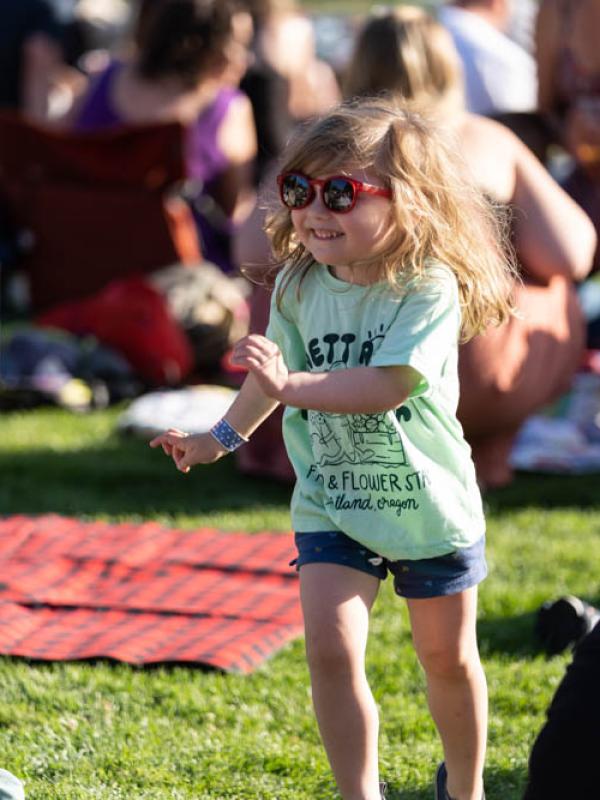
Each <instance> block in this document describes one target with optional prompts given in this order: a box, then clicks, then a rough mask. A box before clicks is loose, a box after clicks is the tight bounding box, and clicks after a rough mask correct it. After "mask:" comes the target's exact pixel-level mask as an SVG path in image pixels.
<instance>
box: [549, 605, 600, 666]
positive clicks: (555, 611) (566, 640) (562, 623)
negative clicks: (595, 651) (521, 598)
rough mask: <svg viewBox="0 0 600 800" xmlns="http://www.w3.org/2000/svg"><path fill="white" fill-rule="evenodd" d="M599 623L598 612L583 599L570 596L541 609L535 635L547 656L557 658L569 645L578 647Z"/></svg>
mask: <svg viewBox="0 0 600 800" xmlns="http://www.w3.org/2000/svg"><path fill="white" fill-rule="evenodd" d="M599 620H600V611H598V609H596V608H594V606H591V605H590V604H589V603H585V602H584V601H583V600H580V599H579V597H574V596H573V595H566V596H565V597H561V598H559V599H558V600H555V601H554V602H550V601H548V602H546V603H544V604H543V605H542V606H541V608H540V609H539V611H538V613H537V619H536V622H535V633H536V636H537V638H538V640H539V641H540V643H541V645H542V647H543V648H544V650H545V651H546V653H548V655H556V654H557V653H562V651H563V650H566V648H567V647H568V646H569V645H575V644H577V642H578V641H579V640H580V639H582V638H583V637H584V636H585V635H586V634H587V633H589V632H590V631H591V630H592V628H593V627H594V625H595V624H596V623H597V622H598V621H599Z"/></svg>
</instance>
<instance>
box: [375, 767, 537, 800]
mask: <svg viewBox="0 0 600 800" xmlns="http://www.w3.org/2000/svg"><path fill="white" fill-rule="evenodd" d="M526 777H527V772H526V768H525V767H524V766H523V767H521V768H516V769H498V768H488V769H486V771H485V796H486V800H521V798H522V796H523V791H524V788H525V780H526ZM433 779H434V775H433V772H432V775H431V783H429V784H427V785H426V786H406V785H403V786H400V785H399V784H397V783H395V782H394V781H391V782H390V783H389V785H388V790H387V795H386V800H431V798H432V796H433Z"/></svg>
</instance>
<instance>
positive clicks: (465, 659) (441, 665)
mask: <svg viewBox="0 0 600 800" xmlns="http://www.w3.org/2000/svg"><path fill="white" fill-rule="evenodd" d="M418 657H419V661H420V662H421V666H422V667H423V669H424V670H425V673H426V674H427V675H428V676H430V677H437V678H444V679H446V680H456V681H462V680H468V679H469V677H470V676H471V675H472V674H473V673H474V672H475V671H476V670H479V669H480V667H481V662H480V661H479V654H478V653H477V651H476V650H475V651H470V650H461V649H460V648H457V647H425V648H421V650H420V651H419V652H418Z"/></svg>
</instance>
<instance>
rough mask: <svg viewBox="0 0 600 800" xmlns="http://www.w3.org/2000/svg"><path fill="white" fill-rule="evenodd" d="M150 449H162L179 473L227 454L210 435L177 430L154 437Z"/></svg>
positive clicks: (170, 430)
mask: <svg viewBox="0 0 600 800" xmlns="http://www.w3.org/2000/svg"><path fill="white" fill-rule="evenodd" d="M150 447H162V449H163V451H164V452H165V453H166V454H167V455H168V456H171V458H172V459H173V461H174V462H175V466H176V467H177V469H178V470H179V471H180V472H189V471H190V468H191V467H193V466H194V465H195V464H212V462H213V461H218V460H219V458H221V457H222V456H224V455H225V454H226V453H227V450H225V448H223V447H221V445H220V444H219V443H218V442H217V441H216V439H215V438H214V437H213V436H211V435H210V433H195V434H189V433H184V432H183V431H180V430H177V428H169V430H168V431H165V433H161V434H160V435H159V436H156V437H155V438H154V439H152V441H151V442H150Z"/></svg>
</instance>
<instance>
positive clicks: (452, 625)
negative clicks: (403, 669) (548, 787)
mask: <svg viewBox="0 0 600 800" xmlns="http://www.w3.org/2000/svg"><path fill="white" fill-rule="evenodd" d="M408 609H409V612H410V619H411V625H412V634H413V641H414V643H415V648H416V651H417V655H418V657H419V660H420V662H421V664H422V666H423V668H424V670H425V674H426V676H427V696H428V701H429V708H430V710H431V715H432V717H433V720H434V722H435V724H436V726H437V729H438V731H439V733H440V737H441V739H442V745H443V748H444V759H445V761H446V768H447V770H448V784H447V786H448V793H449V794H450V796H451V797H452V798H455V800H481V796H482V792H483V777H482V776H483V764H484V760H485V746H486V737H487V686H486V681H485V675H484V673H483V668H482V666H481V661H480V660H479V651H478V649H477V638H476V630H475V627H476V614H477V587H476V586H475V587H473V588H471V589H467V590H466V591H464V592H460V593H458V594H453V595H448V596H446V597H434V598H431V599H426V600H408Z"/></svg>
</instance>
